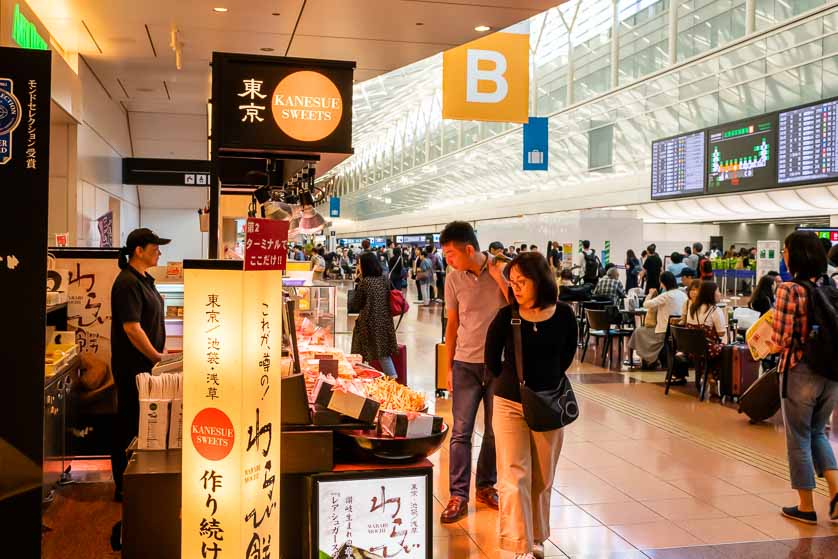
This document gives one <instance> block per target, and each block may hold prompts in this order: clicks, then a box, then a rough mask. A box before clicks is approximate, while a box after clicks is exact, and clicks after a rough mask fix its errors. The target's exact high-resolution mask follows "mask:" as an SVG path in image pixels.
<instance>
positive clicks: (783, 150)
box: [777, 100, 838, 184]
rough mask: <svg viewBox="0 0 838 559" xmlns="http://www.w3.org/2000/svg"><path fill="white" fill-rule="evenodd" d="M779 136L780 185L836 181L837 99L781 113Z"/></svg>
mask: <svg viewBox="0 0 838 559" xmlns="http://www.w3.org/2000/svg"><path fill="white" fill-rule="evenodd" d="M778 134H779V138H778V139H779V142H778V143H777V156H778V160H777V180H778V182H779V183H780V184H796V183H803V182H813V181H823V180H833V179H838V100H832V101H827V102H825V103H818V104H817V105H810V106H808V107H803V108H800V109H793V110H790V111H784V112H781V113H780V116H779V132H778Z"/></svg>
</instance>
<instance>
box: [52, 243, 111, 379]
mask: <svg viewBox="0 0 838 559" xmlns="http://www.w3.org/2000/svg"><path fill="white" fill-rule="evenodd" d="M53 252H54V254H55V257H56V260H55V269H56V272H59V273H60V274H61V276H62V277H66V278H67V285H66V290H67V326H68V327H69V328H70V329H71V330H75V331H76V343H78V344H79V349H80V350H81V351H89V352H91V353H95V354H96V355H97V356H98V357H100V358H101V359H103V360H104V361H105V362H106V363H110V361H111V316H112V314H111V287H112V286H113V282H114V280H115V279H116V276H118V275H119V266H118V265H117V259H116V257H117V251H113V252H112V253H111V251H106V253H105V254H103V255H102V256H104V257H103V258H89V257H88V258H85V257H73V256H71V254H72V251H68V254H62V252H61V251H55V250H53Z"/></svg>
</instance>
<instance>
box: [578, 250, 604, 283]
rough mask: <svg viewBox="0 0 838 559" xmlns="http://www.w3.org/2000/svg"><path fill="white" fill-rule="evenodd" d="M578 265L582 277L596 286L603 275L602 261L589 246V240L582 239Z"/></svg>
mask: <svg viewBox="0 0 838 559" xmlns="http://www.w3.org/2000/svg"><path fill="white" fill-rule="evenodd" d="M579 267H580V268H582V279H583V281H584V282H585V283H590V284H591V285H593V286H595V287H596V284H597V283H598V282H599V278H601V277H602V275H603V269H602V262H600V260H599V257H598V256H597V255H596V251H595V250H594V249H592V248H591V241H582V252H580V253H579Z"/></svg>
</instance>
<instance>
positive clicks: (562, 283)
mask: <svg viewBox="0 0 838 559" xmlns="http://www.w3.org/2000/svg"><path fill="white" fill-rule="evenodd" d="M573 285H574V284H573V272H572V271H571V270H570V268H565V269H563V270H562V271H561V273H559V287H572V286H573Z"/></svg>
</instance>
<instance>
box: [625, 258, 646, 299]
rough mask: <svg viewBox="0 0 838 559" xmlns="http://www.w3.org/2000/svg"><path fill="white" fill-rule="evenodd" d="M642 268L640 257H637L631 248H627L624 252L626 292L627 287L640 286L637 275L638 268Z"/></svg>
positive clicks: (638, 273) (638, 272)
mask: <svg viewBox="0 0 838 559" xmlns="http://www.w3.org/2000/svg"><path fill="white" fill-rule="evenodd" d="M642 269H643V268H642V267H641V265H640V259H639V258H637V255H636V254H635V253H634V251H633V250H631V249H629V250H628V252H626V293H628V290H629V289H634V288H636V287H639V286H640V281H639V280H638V276H639V275H640V270H642Z"/></svg>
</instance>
